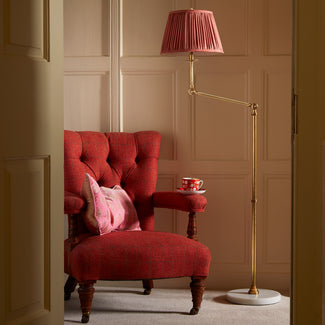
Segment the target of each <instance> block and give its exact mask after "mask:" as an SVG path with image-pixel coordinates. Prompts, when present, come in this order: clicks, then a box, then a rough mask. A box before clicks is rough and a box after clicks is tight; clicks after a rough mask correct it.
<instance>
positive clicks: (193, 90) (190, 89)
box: [187, 88, 197, 96]
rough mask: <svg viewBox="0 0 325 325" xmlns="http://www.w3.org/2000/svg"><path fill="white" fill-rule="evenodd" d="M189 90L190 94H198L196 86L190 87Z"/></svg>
mask: <svg viewBox="0 0 325 325" xmlns="http://www.w3.org/2000/svg"><path fill="white" fill-rule="evenodd" d="M187 92H188V94H189V95H190V96H192V95H197V91H196V90H195V89H194V88H189V89H188V91H187Z"/></svg>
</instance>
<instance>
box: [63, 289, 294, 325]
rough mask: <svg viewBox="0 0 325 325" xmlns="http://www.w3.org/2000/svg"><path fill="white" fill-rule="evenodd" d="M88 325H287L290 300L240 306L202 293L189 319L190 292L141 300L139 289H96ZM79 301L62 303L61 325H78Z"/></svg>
mask: <svg viewBox="0 0 325 325" xmlns="http://www.w3.org/2000/svg"><path fill="white" fill-rule="evenodd" d="M95 290H96V291H95V295H94V299H93V305H92V313H91V315H90V320H89V324H91V325H104V324H105V325H106V324H107V325H115V324H116V325H117V324H118V325H124V324H125V325H138V324H139V325H160V324H170V325H182V324H184V325H185V324H186V325H191V324H196V325H197V324H200V325H209V324H211V325H212V324H213V325H234V324H236V325H288V324H289V323H290V299H289V298H288V297H285V296H282V299H281V301H280V302H279V303H278V304H274V305H269V306H242V305H234V304H230V303H229V302H227V300H226V298H225V292H222V291H211V290H210V291H209V290H206V291H205V293H204V299H203V302H202V306H201V309H200V313H199V314H198V315H195V316H190V315H188V312H189V311H190V309H191V307H192V301H191V300H192V298H191V292H190V290H185V289H184V290H179V289H153V290H152V292H151V295H149V296H144V295H143V294H142V290H141V289H140V288H139V289H137V288H111V287H95ZM80 320H81V311H80V307H79V297H78V294H77V292H76V291H75V292H74V293H73V294H72V296H71V299H70V300H69V301H66V302H65V315H64V324H76V323H79V324H81V323H80Z"/></svg>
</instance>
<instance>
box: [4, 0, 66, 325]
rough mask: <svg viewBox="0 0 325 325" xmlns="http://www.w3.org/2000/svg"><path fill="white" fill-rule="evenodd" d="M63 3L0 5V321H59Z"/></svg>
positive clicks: (9, 0)
mask: <svg viewBox="0 0 325 325" xmlns="http://www.w3.org/2000/svg"><path fill="white" fill-rule="evenodd" d="M62 7H63V1H62V0H55V1H50V0H25V1H20V0H0V15H1V18H0V78H1V79H0V80H1V85H0V103H1V104H0V107H1V119H0V139H1V140H0V148H1V149H0V154H1V156H0V157H1V160H0V161H1V163H0V164H1V165H0V211H1V227H0V254H1V255H0V259H1V263H0V270H1V274H0V275H1V276H0V281H1V282H0V288H1V290H0V297H1V300H0V301H1V303H0V323H1V324H32V325H38V324H42V325H44V324H47V325H51V324H53V325H54V324H55V325H57V324H61V323H63V292H62V290H63V90H62V88H63V81H62V78H63V36H62V30H63V22H62V21H63V9H62Z"/></svg>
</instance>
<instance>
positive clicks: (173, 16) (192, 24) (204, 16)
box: [160, 9, 223, 55]
mask: <svg viewBox="0 0 325 325" xmlns="http://www.w3.org/2000/svg"><path fill="white" fill-rule="evenodd" d="M179 52H186V53H187V52H194V53H195V54H204V55H209V54H210V55H213V54H215V53H223V48H222V44H221V41H220V36H219V33H218V29H217V25H216V22H215V20H214V16H213V12H212V11H208V10H194V9H190V10H177V11H171V12H170V13H169V16H168V20H167V24H166V28H165V33H164V38H163V41H162V45H161V52H160V54H177V53H179Z"/></svg>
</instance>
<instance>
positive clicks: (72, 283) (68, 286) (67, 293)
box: [64, 275, 78, 300]
mask: <svg viewBox="0 0 325 325" xmlns="http://www.w3.org/2000/svg"><path fill="white" fill-rule="evenodd" d="M77 283H78V282H77V280H76V279H75V278H74V277H72V276H71V275H69V277H68V279H67V282H66V283H65V285H64V300H69V299H70V298H71V293H72V292H73V291H74V290H75V289H76V285H77Z"/></svg>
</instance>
